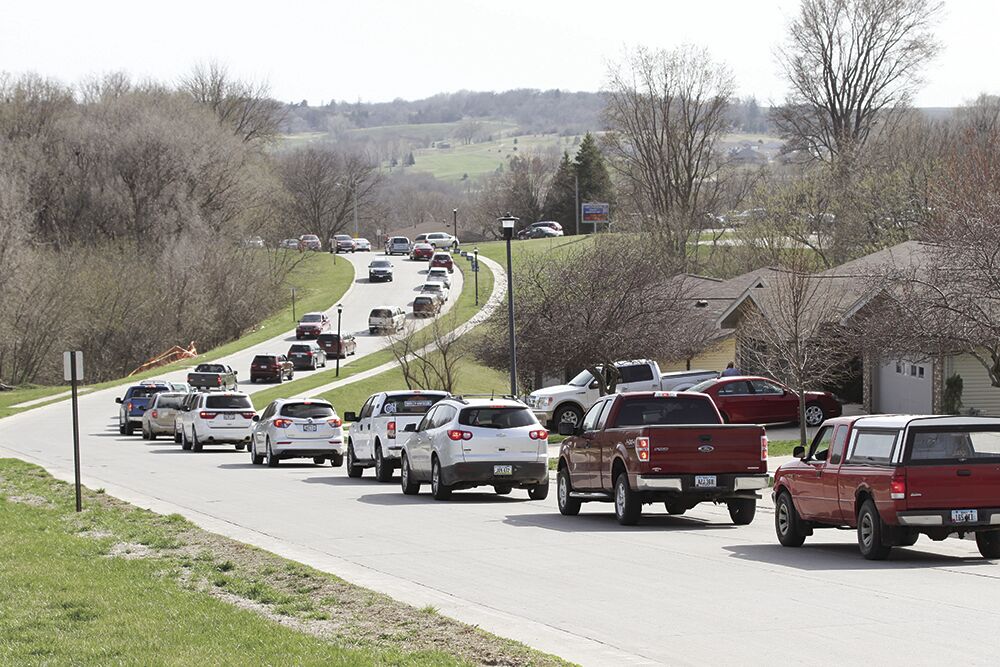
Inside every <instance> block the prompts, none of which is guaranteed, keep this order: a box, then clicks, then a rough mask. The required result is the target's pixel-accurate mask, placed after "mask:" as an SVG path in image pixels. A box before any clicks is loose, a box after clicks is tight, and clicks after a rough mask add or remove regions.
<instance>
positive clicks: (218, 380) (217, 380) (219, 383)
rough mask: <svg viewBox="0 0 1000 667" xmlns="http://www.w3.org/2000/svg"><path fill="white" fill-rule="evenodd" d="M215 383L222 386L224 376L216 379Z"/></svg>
mask: <svg viewBox="0 0 1000 667" xmlns="http://www.w3.org/2000/svg"><path fill="white" fill-rule="evenodd" d="M215 383H216V384H217V385H220V386H221V385H222V376H221V375H220V376H219V377H217V378H215Z"/></svg>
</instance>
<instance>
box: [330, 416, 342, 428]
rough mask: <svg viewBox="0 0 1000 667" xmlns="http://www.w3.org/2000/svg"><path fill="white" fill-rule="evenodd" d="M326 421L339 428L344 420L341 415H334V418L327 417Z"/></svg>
mask: <svg viewBox="0 0 1000 667" xmlns="http://www.w3.org/2000/svg"><path fill="white" fill-rule="evenodd" d="M326 423H327V424H329V425H330V426H332V427H334V428H337V427H339V426H340V425H342V424H343V423H344V422H343V421H341V419H340V417H334V418H333V419H327V420H326Z"/></svg>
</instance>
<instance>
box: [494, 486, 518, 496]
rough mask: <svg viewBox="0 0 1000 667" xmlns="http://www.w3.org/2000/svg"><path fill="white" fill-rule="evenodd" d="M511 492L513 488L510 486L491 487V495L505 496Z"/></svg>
mask: <svg viewBox="0 0 1000 667" xmlns="http://www.w3.org/2000/svg"><path fill="white" fill-rule="evenodd" d="M513 490H514V487H513V486H511V485H510V484H494V485H493V493H495V494H497V495H498V496H507V495H510V492H511V491H513Z"/></svg>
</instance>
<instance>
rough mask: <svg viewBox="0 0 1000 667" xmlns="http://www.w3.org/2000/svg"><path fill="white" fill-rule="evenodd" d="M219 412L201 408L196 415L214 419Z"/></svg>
mask: <svg viewBox="0 0 1000 667" xmlns="http://www.w3.org/2000/svg"><path fill="white" fill-rule="evenodd" d="M217 414H219V413H218V412H205V411H204V410H202V411H201V412H199V413H198V416H199V417H200V418H202V419H215V416H216V415H217Z"/></svg>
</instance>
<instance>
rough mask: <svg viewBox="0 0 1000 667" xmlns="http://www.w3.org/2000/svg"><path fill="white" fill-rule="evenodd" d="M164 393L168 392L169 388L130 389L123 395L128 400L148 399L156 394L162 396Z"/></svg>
mask: <svg viewBox="0 0 1000 667" xmlns="http://www.w3.org/2000/svg"><path fill="white" fill-rule="evenodd" d="M165 391H170V387H160V386H156V385H154V386H152V387H130V388H129V390H128V392H127V393H126V394H125V395H126V397H128V398H149V397H150V396H156V395H157V394H162V393H163V392H165Z"/></svg>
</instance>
